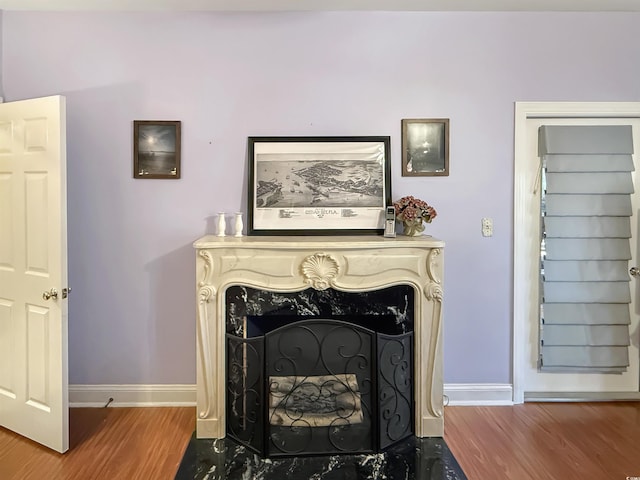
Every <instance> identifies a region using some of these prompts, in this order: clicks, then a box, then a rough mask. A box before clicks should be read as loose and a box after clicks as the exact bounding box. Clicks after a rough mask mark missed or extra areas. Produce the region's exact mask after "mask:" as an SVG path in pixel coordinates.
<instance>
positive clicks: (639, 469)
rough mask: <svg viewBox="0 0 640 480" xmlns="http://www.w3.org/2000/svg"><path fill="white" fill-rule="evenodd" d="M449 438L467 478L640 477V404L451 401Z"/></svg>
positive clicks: (603, 479) (605, 479) (594, 479)
mask: <svg viewBox="0 0 640 480" xmlns="http://www.w3.org/2000/svg"><path fill="white" fill-rule="evenodd" d="M445 441H446V442H447V445H448V446H449V448H450V449H451V451H452V453H453V455H454V456H455V457H456V459H457V460H458V463H459V464H460V466H461V467H462V470H464V472H465V474H466V475H467V477H468V478H469V480H474V479H478V480H485V479H486V480H492V479H496V480H499V479H505V480H506V479H509V480H511V479H513V480H555V479H558V480H560V479H562V480H625V479H627V478H628V477H635V476H637V477H640V403H638V402H636V403H631V402H630V403H525V404H523V405H514V406H506V407H447V408H446V409H445Z"/></svg>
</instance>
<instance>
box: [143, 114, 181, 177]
mask: <svg viewBox="0 0 640 480" xmlns="http://www.w3.org/2000/svg"><path fill="white" fill-rule="evenodd" d="M133 178H168V179H177V178H180V122H179V121H164V120H158V121H155V120H134V122H133Z"/></svg>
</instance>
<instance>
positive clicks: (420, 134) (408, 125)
mask: <svg viewBox="0 0 640 480" xmlns="http://www.w3.org/2000/svg"><path fill="white" fill-rule="evenodd" d="M448 175H449V119H448V118H421V119H408V118H405V119H403V120H402V176H403V177H437V176H442V177H445V176H448Z"/></svg>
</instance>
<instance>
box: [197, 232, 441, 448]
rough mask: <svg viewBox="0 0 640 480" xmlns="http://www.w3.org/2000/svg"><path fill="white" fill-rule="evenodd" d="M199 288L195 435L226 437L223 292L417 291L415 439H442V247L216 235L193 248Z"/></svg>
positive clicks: (370, 239)
mask: <svg viewBox="0 0 640 480" xmlns="http://www.w3.org/2000/svg"><path fill="white" fill-rule="evenodd" d="M194 247H195V248H196V282H197V302H198V319H197V422H196V423H197V437H198V438H223V437H224V436H225V391H226V378H225V291H226V289H227V288H228V287H229V286H232V285H245V286H249V287H253V288H257V289H263V290H268V291H275V292H296V291H300V290H304V289H306V288H315V289H317V290H324V289H327V288H333V289H336V290H341V291H345V292H364V291H369V290H378V289H382V288H386V287H390V286H394V285H411V286H412V287H413V288H414V289H415V292H416V295H415V306H414V314H415V318H414V352H415V361H414V391H415V433H416V435H417V436H418V437H441V436H443V435H444V417H443V380H442V328H441V324H442V293H443V292H442V272H443V255H442V254H443V248H444V242H443V241H441V240H437V239H434V238H432V237H428V236H421V237H405V236H398V237H397V238H384V237H382V236H330V237H329V236H316V237H291V236H279V237H273V236H272V237H266V236H265V237H262V236H259V237H253V236H252V237H217V236H211V235H210V236H205V237H202V238H200V239H199V240H197V241H196V242H195V243H194Z"/></svg>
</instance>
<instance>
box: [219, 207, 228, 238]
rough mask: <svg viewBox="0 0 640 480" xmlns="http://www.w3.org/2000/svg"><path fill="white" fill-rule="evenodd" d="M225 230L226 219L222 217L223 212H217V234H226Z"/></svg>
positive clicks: (222, 235)
mask: <svg viewBox="0 0 640 480" xmlns="http://www.w3.org/2000/svg"><path fill="white" fill-rule="evenodd" d="M226 230H227V219H226V218H225V217H224V212H220V213H219V214H218V236H219V237H224V236H226Z"/></svg>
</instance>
